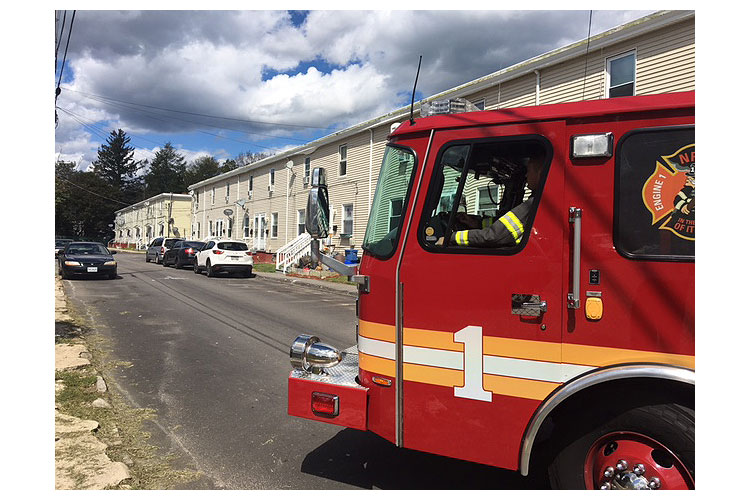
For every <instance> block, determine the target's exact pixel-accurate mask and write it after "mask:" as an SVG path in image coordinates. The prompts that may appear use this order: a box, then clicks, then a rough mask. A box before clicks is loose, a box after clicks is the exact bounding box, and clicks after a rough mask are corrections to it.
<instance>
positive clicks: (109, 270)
mask: <svg viewBox="0 0 750 500" xmlns="http://www.w3.org/2000/svg"><path fill="white" fill-rule="evenodd" d="M91 269H96V270H95V271H91ZM65 274H67V275H68V276H71V275H75V276H114V275H115V274H117V266H101V265H91V266H65Z"/></svg>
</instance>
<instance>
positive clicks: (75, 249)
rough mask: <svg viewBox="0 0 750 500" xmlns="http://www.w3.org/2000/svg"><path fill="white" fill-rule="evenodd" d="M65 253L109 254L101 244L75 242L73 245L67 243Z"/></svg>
mask: <svg viewBox="0 0 750 500" xmlns="http://www.w3.org/2000/svg"><path fill="white" fill-rule="evenodd" d="M67 253H74V254H77V255H109V252H108V251H107V249H106V248H104V246H103V245H97V244H96V243H76V244H74V245H72V244H71V245H68V251H67Z"/></svg>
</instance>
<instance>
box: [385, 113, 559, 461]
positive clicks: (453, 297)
mask: <svg viewBox="0 0 750 500" xmlns="http://www.w3.org/2000/svg"><path fill="white" fill-rule="evenodd" d="M563 131H564V126H563V124H562V123H559V122H555V123H545V124H541V125H540V124H535V125H533V126H532V125H513V126H503V127H500V126H498V127H484V128H481V129H465V130H460V131H450V132H438V133H436V134H435V139H434V142H433V147H432V148H431V153H430V156H431V158H430V159H429V161H428V164H427V166H426V171H425V173H424V177H423V180H422V184H423V189H421V193H420V194H419V199H418V200H417V206H416V210H415V213H414V214H412V225H411V230H410V233H409V234H408V240H407V241H406V244H405V245H406V246H405V250H404V255H403V260H402V265H401V268H400V280H399V281H400V283H402V284H403V293H402V304H403V319H402V325H403V328H402V338H403V344H402V349H403V351H402V360H403V362H402V378H403V392H402V398H403V417H402V422H403V443H404V446H406V447H407V448H413V449H418V450H422V451H427V452H431V453H437V454H441V455H447V456H452V457H456V458H461V459H465V460H471V461H476V462H481V463H486V464H491V465H496V466H500V467H506V468H511V469H513V468H515V467H516V466H517V464H518V447H519V444H520V436H521V435H522V434H523V431H524V427H525V423H526V422H528V420H529V417H530V416H531V414H532V413H533V412H534V410H535V409H536V408H537V406H538V405H539V403H540V402H541V401H542V400H543V399H544V398H545V397H546V396H547V395H549V394H550V393H551V392H552V391H553V390H554V389H555V388H557V387H558V386H559V384H560V382H561V381H562V379H563V378H564V377H565V376H566V375H565V374H564V368H563V366H562V365H561V364H560V341H561V336H562V332H561V318H562V316H563V308H564V307H565V303H564V301H563V300H561V295H562V289H563V283H562V268H563V263H562V247H563V245H564V242H563V241H562V237H563V228H564V227H565V226H567V224H568V212H567V208H566V207H564V206H563V203H562V201H561V199H562V194H563V186H564V183H563V174H564V172H563V166H564V164H565V162H564V159H565V155H566V154H567V151H568V148H567V145H566V144H565V141H564V137H563V134H562V132H563ZM531 157H535V158H537V159H538V160H539V161H540V162H541V164H542V165H543V168H542V170H541V181H540V183H539V185H538V186H536V189H535V191H534V192H533V195H532V193H531V191H530V190H529V187H530V186H529V185H528V183H527V182H526V181H527V179H526V165H527V164H528V163H529V162H530V161H531V160H530V159H529V158H531ZM530 182H531V181H530ZM428 186H429V187H428ZM425 188H426V189H425ZM530 197H531V198H532V201H531V202H529V203H527V205H526V206H531V210H530V212H529V215H528V219H524V220H521V221H519V222H520V223H521V224H522V225H523V232H517V234H516V235H515V236H514V238H513V239H512V240H511V242H510V243H508V242H506V243H503V244H502V245H501V246H490V247H486V246H485V247H479V246H474V243H471V242H472V241H474V240H472V239H467V237H459V238H458V242H457V240H456V236H455V235H456V233H457V231H463V230H467V229H469V228H482V227H486V226H489V225H491V224H492V222H493V221H494V220H496V219H497V218H498V217H499V216H501V215H503V214H505V213H506V212H507V211H508V210H510V209H513V208H514V207H516V209H515V210H514V212H518V213H521V211H520V209H518V208H517V207H518V205H519V204H522V203H524V200H526V201H528V200H529V198H530ZM501 222H502V221H499V222H498V223H501ZM517 226H518V225H517V224H516V225H515V226H514V228H515V230H516V231H517V230H518V229H519V228H518V227H517ZM451 234H452V235H453V237H452V242H451V243H450V244H446V238H448V236H449V235H451ZM460 234H462V235H466V234H467V233H460ZM472 234H474V233H472ZM516 237H517V239H518V241H517V242H516ZM476 245H478V243H476ZM495 245H496V244H495ZM436 436H440V438H439V439H438V438H436ZM466 443H471V446H467V445H466Z"/></svg>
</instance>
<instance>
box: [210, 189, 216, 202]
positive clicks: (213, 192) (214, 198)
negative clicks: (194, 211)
mask: <svg viewBox="0 0 750 500" xmlns="http://www.w3.org/2000/svg"><path fill="white" fill-rule="evenodd" d="M215 201H216V186H214V187H212V188H211V205H213V204H214V202H215Z"/></svg>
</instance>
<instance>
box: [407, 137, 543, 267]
mask: <svg viewBox="0 0 750 500" xmlns="http://www.w3.org/2000/svg"><path fill="white" fill-rule="evenodd" d="M546 160H547V158H546V152H545V148H544V147H543V146H542V144H541V143H540V142H539V141H537V140H533V139H524V140H518V141H513V140H508V139H503V140H498V141H477V142H475V143H472V144H465V143H464V144H456V145H451V146H448V147H446V148H444V149H443V150H442V154H441V155H440V157H439V159H438V164H437V166H436V169H435V172H434V174H433V178H432V181H431V186H430V192H429V194H428V198H427V204H426V208H425V212H424V215H423V218H422V222H421V224H420V237H419V239H420V242H421V243H422V245H423V246H424V247H425V248H426V249H428V250H430V249H433V250H449V251H461V250H462V249H464V248H465V249H477V248H482V249H483V250H482V251H483V252H487V251H490V252H493V253H494V252H498V253H511V252H512V253H515V252H516V251H518V250H519V249H520V248H521V246H522V244H523V242H524V241H525V239H524V238H523V235H524V228H525V225H530V224H531V221H532V220H533V212H534V210H535V209H536V203H535V202H534V199H533V197H532V190H533V189H536V188H537V187H539V184H540V183H541V179H542V177H543V176H544V171H545V170H546V168H545V166H546V164H547V163H548V161H546ZM527 168H528V169H533V170H535V172H536V176H537V178H536V179H534V178H532V177H533V174H532V175H529V176H528V178H527ZM530 183H531V185H530ZM516 213H517V215H518V217H516ZM529 227H530V226H529ZM526 229H527V228H526Z"/></svg>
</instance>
